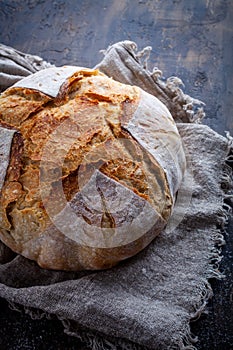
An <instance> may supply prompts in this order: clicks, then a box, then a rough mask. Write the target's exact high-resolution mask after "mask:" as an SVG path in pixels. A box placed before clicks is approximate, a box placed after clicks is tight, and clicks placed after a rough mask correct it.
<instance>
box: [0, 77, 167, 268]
mask: <svg viewBox="0 0 233 350" xmlns="http://www.w3.org/2000/svg"><path fill="white" fill-rule="evenodd" d="M139 96H140V93H139V91H138V89H137V88H136V87H131V86H127V85H122V84H120V83H118V82H115V81H113V80H112V79H109V78H107V77H105V76H104V75H103V74H98V72H97V71H93V72H92V71H90V72H89V73H88V72H85V73H80V72H79V73H77V74H74V75H73V76H72V77H71V78H70V79H68V80H67V81H66V82H65V83H64V84H63V85H62V87H61V89H60V92H59V94H58V96H57V97H56V98H51V97H49V96H47V95H45V94H43V93H41V92H39V91H36V90H31V89H28V88H11V89H8V90H7V91H6V92H4V93H3V94H2V95H1V98H0V99H1V104H0V121H1V122H2V123H5V124H6V125H8V126H9V127H12V128H17V129H18V130H19V132H20V133H19V134H18V136H17V138H16V139H15V144H14V145H13V146H12V154H11V160H10V165H9V169H8V170H9V171H8V174H7V177H6V180H5V183H4V186H3V189H2V195H1V202H0V210H1V212H2V213H3V214H4V215H5V224H4V223H1V221H0V232H2V233H1V237H2V240H3V241H4V242H6V244H8V245H9V246H10V248H11V249H13V250H14V251H17V252H20V253H23V254H24V255H25V256H27V257H28V258H30V259H35V260H38V261H39V264H40V265H41V266H43V267H49V268H55V269H57V268H62V269H80V268H95V266H94V262H93V261H92V262H91V260H90V259H91V258H90V259H89V262H88V263H87V262H86V263H84V261H86V258H84V255H85V254H84V253H83V251H82V252H81V251H80V248H77V249H78V251H79V255H80V258H77V262H76V265H75V263H74V262H72V264H73V265H72V266H69V264H68V263H66V262H65V260H64V259H65V258H61V261H62V262H57V263H56V264H55V263H54V266H53V265H52V264H51V263H48V262H46V261H47V260H48V257H46V256H45V250H43V249H45V248H43V247H40V248H39V247H37V248H36V247H35V246H34V248H33V249H34V252H33V251H32V250H30V249H25V244H26V242H32V240H34V239H37V238H40V237H42V236H43V234H44V232H47V233H46V234H48V227H50V226H51V225H52V223H51V220H50V218H49V216H48V215H47V213H46V210H45V207H44V205H45V204H46V198H45V199H44V201H43V202H42V199H41V194H40V171H41V169H40V165H41V159H42V156H43V150H44V147H45V145H46V143H47V142H48V139H49V138H50V137H51V135H55V136H54V140H53V141H54V142H55V146H54V148H51V149H50V150H49V152H51V154H50V155H48V162H49V166H50V168H49V170H50V171H51V172H53V173H56V171H58V170H59V168H60V167H61V166H62V174H61V175H58V177H57V179H56V181H55V180H54V177H53V181H51V183H50V191H49V192H48V193H47V197H48V199H51V198H52V199H53V200H54V203H56V206H57V208H56V210H58V211H59V210H62V203H60V199H59V196H60V193H59V186H58V183H59V181H62V184H63V191H64V195H65V197H66V200H67V201H68V202H69V201H71V200H72V198H73V196H74V195H75V194H76V193H77V192H79V191H80V181H81V180H82V179H84V180H83V181H84V182H83V183H82V184H81V185H82V186H84V185H85V183H86V182H87V181H88V179H89V178H90V176H91V174H92V173H93V171H94V170H93V169H99V170H100V171H101V172H102V173H103V174H105V175H107V176H108V177H110V178H112V179H114V180H115V181H117V182H119V183H121V184H122V185H124V186H125V187H127V188H129V189H130V190H132V191H133V192H134V193H135V194H137V195H138V196H140V197H141V198H143V199H145V200H146V201H148V202H149V203H150V204H151V205H152V206H153V207H154V208H155V210H156V211H157V212H158V213H159V214H160V215H161V217H162V218H163V219H165V220H167V219H168V217H169V215H170V212H171V206H172V200H171V196H170V195H169V188H168V184H167V181H166V176H165V174H164V170H163V169H161V167H160V165H159V164H158V163H157V162H156V160H155V159H153V158H152V157H151V156H150V155H149V154H148V153H147V152H146V151H145V150H144V149H143V147H141V146H140V144H139V143H138V142H137V141H136V140H135V139H134V138H133V137H132V136H131V135H130V134H129V133H128V132H127V131H126V130H125V129H124V128H123V127H122V122H123V121H124V122H127V121H128V120H129V118H130V115H132V113H133V112H134V110H135V109H136V108H137V105H138V101H139V98H140V97H139ZM56 133H57V135H56ZM56 137H57V138H56ZM71 139H72V145H71V147H70V148H69V149H68V150H66V141H67V144H68V142H69V143H70V140H71ZM61 140H62V142H60V141H61ZM52 153H53V156H54V161H51V159H52V158H49V156H51V155H52ZM64 154H65V157H64V162H63V164H60V163H59V161H60V160H59V158H61V155H64ZM42 170H43V169H42ZM45 170H46V169H45ZM58 173H59V171H58ZM81 182H82V181H81ZM12 193H15V196H14V195H12ZM59 205H60V207H59ZM105 209H106V208H105ZM106 210H107V209H106ZM105 214H106V215H105V219H104V221H103V225H105V226H106V225H107V226H109V225H110V226H111V225H113V226H114V220H113V218H112V217H111V213H109V212H108V210H107V211H106V212H105ZM4 215H3V216H4ZM2 222H3V221H2ZM107 226H106V227H107ZM110 226H109V227H110ZM6 229H7V230H8V232H9V233H10V236H11V237H12V240H9V239H8V238H5V237H6V236H7V235H6V234H5V233H4V232H5V230H6ZM55 231H56V230H55ZM50 235H51V234H49V236H50ZM60 235H61V234H60V233H59V234H58V233H57V232H56V233H54V237H53V239H54V240H55V241H56V237H57V240H58V241H59V242H61V237H60ZM150 236H151V233H150ZM58 237H59V238H58ZM63 238H64V237H63ZM64 239H65V238H64ZM41 240H43V239H42V238H41ZM65 240H66V241H67V239H65ZM30 244H31V243H30ZM69 244H70V242H69V243H67V245H69ZM55 245H56V242H55V243H54V246H53V249H54V247H55ZM135 246H137V247H138V248H137V249H139V247H141V246H144V243H143V242H141V241H140V242H138V243H135ZM51 249H52V248H51ZM83 249H84V248H83ZM127 249H128V248H127ZM127 249H126V251H127ZM130 249H131V250H130ZM130 249H129V250H130V251H131V252H132V251H133V250H135V247H134V248H133V244H131V248H130ZM42 250H43V254H42ZM55 250H56V249H55ZM63 250H64V248H61V251H63ZM85 250H87V251H88V248H87V247H86V248H85ZM36 251H37V253H35V252H36ZM135 251H136V250H135ZM90 252H91V254H92V255H91V256H92V257H93V259H94V255H96V256H101V259H102V264H101V259H100V260H98V259H97V260H98V261H96V266H97V267H96V268H104V267H109V266H112V265H114V264H115V263H116V262H117V261H116V260H121V259H123V258H125V255H124V253H120V252H119V251H117V254H119V257H118V258H114V259H113V260H112V262H111V259H110V257H109V253H107V255H108V259H106V261H104V259H103V257H102V256H103V252H102V251H101V252H100V251H99V252H97V251H96V252H94V250H93V248H92V249H90V250H89V253H88V254H90ZM48 254H49V252H48ZM54 254H55V253H54ZM57 254H59V250H58V252H57ZM64 254H65V255H66V253H64ZM93 254H94V255H93ZM130 254H131V255H132V253H129V252H128V251H127V257H128V256H130ZM42 255H43V258H42ZM123 256H124V257H123ZM54 259H55V260H56V261H57V260H58V259H59V257H56V258H54ZM82 259H83V262H82ZM95 259H96V258H95ZM95 259H94V260H95ZM51 260H53V259H51ZM78 260H79V261H78ZM85 264H86V265H85ZM88 264H89V265H88Z"/></svg>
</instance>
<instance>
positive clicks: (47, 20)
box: [0, 0, 233, 350]
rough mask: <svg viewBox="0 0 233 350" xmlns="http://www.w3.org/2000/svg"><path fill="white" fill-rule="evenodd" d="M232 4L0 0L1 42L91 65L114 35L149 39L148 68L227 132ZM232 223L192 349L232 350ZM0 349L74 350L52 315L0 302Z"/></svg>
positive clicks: (231, 100) (232, 124)
mask: <svg viewBox="0 0 233 350" xmlns="http://www.w3.org/2000/svg"><path fill="white" fill-rule="evenodd" d="M232 18H233V2H232V1H227V0H206V1H205V0H163V1H162V0H153V1H152V0H138V1H130V0H128V1H127V0H104V1H101V0H95V1H91V0H78V1H71V0H68V1H62V0H57V1H45V0H27V1H23V2H20V1H17V0H12V1H10V0H2V1H0V41H1V42H3V43H4V44H6V45H10V46H13V47H15V48H17V49H19V50H21V51H25V52H28V53H31V54H38V55H41V56H42V57H43V58H44V59H46V60H48V61H50V62H52V63H55V64H56V65H63V64H67V63H68V64H76V65H80V66H88V67H92V66H93V65H95V64H96V63H97V62H98V61H99V60H100V59H101V57H102V56H101V54H99V53H98V51H99V50H100V49H104V48H106V47H107V46H108V45H109V44H112V43H114V42H116V41H119V40H126V39H129V40H133V41H136V42H137V44H138V46H139V48H140V49H141V48H143V47H144V46H146V45H151V46H152V47H153V51H152V53H151V61H150V66H149V68H150V69H151V70H152V69H153V66H158V67H159V68H160V69H161V70H163V73H164V76H165V77H168V76H170V75H178V76H179V77H180V78H181V79H182V80H183V81H184V83H185V91H186V92H187V93H189V94H190V95H192V96H193V97H196V98H199V99H201V100H203V101H204V102H205V103H206V113H207V117H206V119H205V123H207V124H208V125H210V126H211V127H212V128H213V129H214V130H216V131H218V132H220V133H222V134H223V133H224V130H230V131H231V133H232V132H233V117H232V108H233V97H232V92H233V79H232V72H233V25H232ZM232 231H233V225H232V224H231V226H229V227H228V229H227V232H228V233H227V234H226V241H227V245H226V246H225V247H224V249H223V255H224V258H223V260H222V263H221V270H222V271H224V273H225V275H226V276H227V277H226V279H225V280H223V281H212V286H213V289H214V298H213V299H212V300H211V301H210V302H209V304H208V306H207V311H208V314H204V315H203V316H202V317H201V319H199V320H198V321H197V322H195V323H193V324H192V331H193V332H194V333H195V334H197V335H198V336H199V339H200V342H199V343H198V349H199V350H201V349H203V350H204V349H205V350H208V349H210V350H225V349H226V350H230V349H233V319H232V315H233V282H232V281H233V272H232V266H233V253H232V251H233V237H232ZM0 306H1V311H0V349H1V350H5V349H6V350H15V349H46V350H47V349H81V345H80V343H79V342H78V340H77V339H75V338H71V337H68V336H65V335H63V327H62V325H61V324H60V322H59V321H55V320H52V321H47V320H39V321H38V320H37V321H35V320H31V319H30V317H29V316H27V315H24V314H20V313H17V312H15V311H11V310H10V309H8V306H7V305H6V303H5V302H4V301H1V303H0Z"/></svg>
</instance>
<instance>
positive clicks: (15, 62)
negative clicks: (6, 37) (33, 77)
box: [0, 44, 52, 92]
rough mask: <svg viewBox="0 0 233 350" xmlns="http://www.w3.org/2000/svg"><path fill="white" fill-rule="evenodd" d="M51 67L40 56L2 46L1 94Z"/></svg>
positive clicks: (0, 58) (0, 68)
mask: <svg viewBox="0 0 233 350" xmlns="http://www.w3.org/2000/svg"><path fill="white" fill-rule="evenodd" d="M51 66H52V64H50V63H48V62H46V61H44V60H43V59H42V58H41V57H39V56H35V55H29V54H26V53H24V52H20V51H18V50H16V49H14V48H12V47H9V46H6V45H3V44H0V92H1V91H3V90H5V89H7V88H8V87H9V86H11V85H13V84H14V83H16V82H17V81H19V80H21V79H22V78H24V77H26V76H28V75H30V74H32V73H35V72H37V71H38V70H41V69H44V68H49V67H51Z"/></svg>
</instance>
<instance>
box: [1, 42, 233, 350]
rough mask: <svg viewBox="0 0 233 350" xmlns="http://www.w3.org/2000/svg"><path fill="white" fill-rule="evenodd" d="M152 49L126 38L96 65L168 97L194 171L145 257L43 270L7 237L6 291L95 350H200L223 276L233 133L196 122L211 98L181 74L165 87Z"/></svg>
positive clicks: (4, 250) (189, 170)
mask: <svg viewBox="0 0 233 350" xmlns="http://www.w3.org/2000/svg"><path fill="white" fill-rule="evenodd" d="M119 52H120V54H119ZM147 53H148V50H144V51H142V52H141V53H137V51H136V44H134V43H131V42H120V43H117V44H115V45H113V46H111V47H110V48H108V50H107V51H106V52H105V57H104V59H103V61H102V62H101V63H100V64H99V65H98V66H97V67H98V68H99V69H100V70H101V71H103V72H105V73H107V74H108V75H109V76H112V77H114V78H115V79H118V80H120V81H121V82H127V83H129V84H137V85H139V86H140V87H142V88H144V89H145V90H147V91H149V92H150V93H153V94H154V95H155V96H157V97H161V96H162V99H163V101H164V103H166V104H167V106H168V107H169V108H170V110H171V112H172V113H173V115H174V113H175V114H176V115H175V119H176V120H177V121H179V123H177V126H178V129H179V132H180V134H181V137H182V139H183V143H184V148H185V151H186V157H187V162H188V167H187V171H186V174H185V177H184V180H183V184H182V186H181V188H180V191H179V193H178V196H177V201H176V205H175V208H174V213H173V216H172V217H171V219H170V221H169V224H168V225H167V227H166V229H165V230H164V231H163V232H162V233H161V234H160V235H159V236H158V237H157V238H156V239H155V240H154V241H153V242H152V243H151V244H150V245H149V246H148V247H147V248H146V249H144V250H143V251H142V252H141V253H139V254H138V255H137V256H135V257H133V258H131V259H129V260H126V261H124V262H122V263H120V264H119V265H118V266H116V267H114V268H112V269H109V270H106V271H99V272H91V271H83V272H78V273H74V272H72V273H69V272H60V271H48V270H44V269H41V268H39V267H38V266H37V265H36V263H34V262H32V261H29V260H27V259H25V258H23V257H22V256H18V255H11V253H10V251H9V250H8V249H7V248H3V244H2V243H1V244H2V249H0V254H1V256H0V259H1V261H2V264H1V265H0V297H3V298H5V299H7V300H8V301H9V302H10V303H13V304H14V305H15V306H17V305H18V306H19V305H21V307H23V308H24V309H25V310H26V311H27V312H29V313H30V314H31V315H33V316H34V317H35V316H36V315H38V317H39V316H40V317H41V316H42V315H45V316H49V315H56V316H57V317H58V318H59V319H60V320H61V321H62V322H63V324H64V327H65V331H66V332H67V333H68V334H71V335H74V336H77V337H79V338H81V339H82V340H83V341H84V342H85V343H86V344H87V346H89V347H90V348H91V349H118V348H119V349H147V348H148V349H151V350H153V349H154V350H155V349H160V350H162V349H195V346H194V345H193V344H194V343H195V341H196V338H195V337H193V336H191V334H190V327H189V322H190V320H191V319H194V318H196V317H197V316H198V315H199V314H200V313H201V312H202V311H203V309H204V307H205V304H206V302H207V300H208V298H209V297H210V296H211V295H212V290H211V286H210V284H209V282H208V279H209V278H212V277H217V278H221V273H220V272H219V271H218V262H219V261H220V259H221V257H220V251H219V247H220V245H221V244H222V243H223V236H222V234H221V228H223V227H224V224H225V222H226V220H227V216H228V212H229V207H228V206H227V205H226V204H224V198H225V196H226V195H227V194H226V193H227V192H229V190H230V188H231V170H230V168H229V167H228V166H227V165H226V163H225V161H226V159H227V156H228V154H229V152H230V148H231V146H232V144H231V139H230V137H228V138H225V137H223V136H221V135H219V134H218V133H216V132H214V131H213V130H212V129H210V128H209V127H208V126H205V125H202V124H198V123H193V121H194V120H196V121H197V120H199V121H200V118H201V117H203V110H202V103H201V102H200V101H197V100H194V99H192V98H191V97H189V96H187V95H185V94H183V93H182V90H181V89H180V88H179V87H178V85H177V81H178V80H177V79H170V81H169V80H168V81H167V83H163V81H162V80H160V78H159V75H158V74H157V76H156V75H155V74H153V72H152V73H150V72H149V71H148V70H147V69H146V67H145V64H144V63H145V62H144V63H143V62H142V61H143V58H144V57H147ZM145 55H146V56H145ZM178 82H179V81H178ZM179 83H180V82H179ZM161 91H162V92H161ZM171 91H172V92H171ZM187 104H188V107H187ZM195 105H196V106H197V107H195ZM181 111H183V112H182V113H181ZM182 120H183V121H184V122H180V121H182Z"/></svg>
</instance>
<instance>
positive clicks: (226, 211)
mask: <svg viewBox="0 0 233 350" xmlns="http://www.w3.org/2000/svg"><path fill="white" fill-rule="evenodd" d="M226 138H227V141H228V147H227V151H226V158H225V159H224V162H223V167H222V176H221V177H220V183H219V186H220V188H221V189H222V191H223V202H222V208H220V210H219V214H218V225H219V227H217V228H216V229H215V230H214V231H213V232H212V234H211V237H210V249H211V252H210V256H209V268H208V270H207V272H206V276H205V277H204V279H203V286H202V288H201V298H200V301H199V303H198V304H197V305H196V307H195V311H194V312H193V314H192V315H191V317H190V320H189V322H195V321H197V320H198V319H199V318H200V316H201V315H202V314H203V312H204V311H205V309H206V306H207V303H208V301H209V300H210V299H211V298H212V297H213V294H214V293H213V289H212V287H211V284H210V282H209V280H210V279H218V280H221V279H224V278H225V277H226V276H225V275H224V273H223V272H221V271H220V263H221V260H222V258H223V256H222V246H223V245H225V239H224V234H225V233H226V226H227V224H228V221H229V217H230V216H231V215H232V208H233V180H232V175H233V161H232V160H233V138H232V137H231V136H230V133H229V132H226ZM229 202H230V204H229ZM197 342H198V337H197V336H195V335H193V334H192V333H191V329H190V325H188V327H187V329H186V335H185V336H183V345H182V346H181V348H180V349H181V350H197V348H196V347H195V346H194V344H195V343H197Z"/></svg>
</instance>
